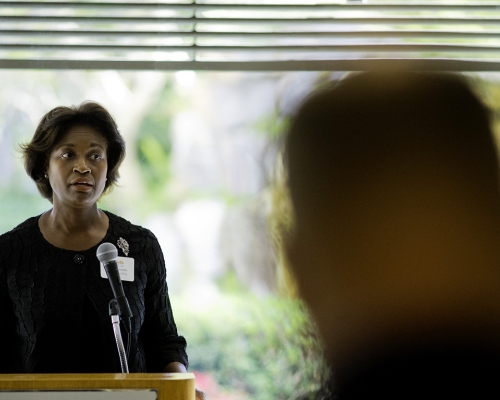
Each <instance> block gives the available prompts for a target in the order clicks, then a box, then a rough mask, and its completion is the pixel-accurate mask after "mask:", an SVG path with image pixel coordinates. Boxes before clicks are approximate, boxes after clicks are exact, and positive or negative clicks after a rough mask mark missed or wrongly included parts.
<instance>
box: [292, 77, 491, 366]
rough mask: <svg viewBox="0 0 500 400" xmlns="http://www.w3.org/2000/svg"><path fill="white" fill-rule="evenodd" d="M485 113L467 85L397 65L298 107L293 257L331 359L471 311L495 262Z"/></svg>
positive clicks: (419, 332)
mask: <svg viewBox="0 0 500 400" xmlns="http://www.w3.org/2000/svg"><path fill="white" fill-rule="evenodd" d="M489 114H490V113H489V110H488V109H487V108H486V107H485V106H484V104H483V103H482V102H481V101H480V100H479V98H478V96H477V95H476V94H475V93H474V91H473V90H472V89H471V86H470V83H469V82H468V81H467V79H465V78H464V77H461V76H458V75H452V74H438V73H411V72H395V71H391V72H388V73H379V72H369V73H357V74H351V75H349V76H348V77H347V78H345V79H343V80H341V81H339V82H336V83H332V84H331V85H330V86H328V87H326V88H324V89H322V90H319V91H317V92H315V93H313V94H312V95H311V96H310V97H308V98H307V99H306V100H305V102H304V103H303V104H302V106H301V107H300V108H299V109H298V111H297V113H296V115H295V117H294V118H293V120H292V123H291V126H290V128H289V132H288V136H287V142H286V153H285V154H286V169H287V172H288V181H289V187H290V192H291V198H292V204H293V207H294V212H295V222H296V227H295V237H294V239H293V241H292V243H290V246H289V259H290V263H291V266H292V268H293V270H294V272H295V275H296V277H297V280H298V284H299V288H300V292H301V294H302V296H303V297H304V299H305V300H306V302H307V303H308V304H309V306H310V308H311V310H312V312H313V314H314V315H315V316H316V318H317V321H318V325H319V328H320V330H321V332H322V334H323V336H324V338H325V340H326V342H327V346H330V345H331V348H330V354H332V353H335V352H337V353H339V354H340V353H342V352H344V353H345V354H343V357H344V358H343V359H344V360H345V359H346V358H348V357H349V353H350V352H351V353H352V354H354V353H356V352H362V351H363V350H362V348H363V346H366V347H369V346H370V343H372V344H373V343H374V342H376V341H378V340H380V341H383V340H389V339H387V337H388V336H391V335H392V336H398V335H401V336H405V337H406V338H407V339H408V338H409V337H413V336H418V335H421V336H422V337H423V336H426V335H433V332H434V331H432V329H433V328H431V327H435V326H438V325H439V324H443V325H446V328H443V329H442V332H445V331H446V332H448V331H451V330H453V329H452V328H451V326H452V325H454V324H455V323H456V322H457V321H459V320H460V319H462V320H463V321H468V317H470V315H469V314H468V313H469V312H470V313H474V312H475V311H474V310H472V309H470V310H469V309H468V308H467V311H464V310H465V308H466V307H468V306H467V304H472V303H473V302H474V301H476V300H477V299H474V296H475V295H476V294H477V293H481V290H482V289H481V285H483V284H484V285H490V282H488V279H489V278H486V277H487V276H490V275H489V272H492V273H496V274H498V272H497V271H498V268H499V264H497V262H498V261H499V258H498V257H497V256H496V255H497V254H498V250H497V248H498V242H497V240H498V236H496V235H497V233H498V232H497V231H498V225H499V222H500V219H499V217H498V216H499V214H500V212H499V210H500V206H499V193H498V159H497V154H496V149H495V145H494V141H493V135H492V131H491V127H490V115H489ZM490 281H491V279H490ZM497 281H498V280H495V282H497ZM471 282H474V283H473V284H472V283H471ZM496 284H497V283H495V285H496ZM483 289H484V288H483ZM483 292H484V290H483ZM479 296H482V294H479ZM471 302H472V303H471ZM495 307H496V306H495ZM459 315H462V317H461V318H460V317H459ZM466 315H467V317H466ZM443 316H445V317H443ZM445 319H447V320H446V322H445ZM464 323H466V322H464ZM420 327H423V328H420ZM448 328H449V329H448ZM424 329H429V331H428V332H425V333H424V332H423V330H424ZM443 334H444V333H443ZM376 338H377V339H376ZM405 340H406V339H405ZM353 359H354V356H353Z"/></svg>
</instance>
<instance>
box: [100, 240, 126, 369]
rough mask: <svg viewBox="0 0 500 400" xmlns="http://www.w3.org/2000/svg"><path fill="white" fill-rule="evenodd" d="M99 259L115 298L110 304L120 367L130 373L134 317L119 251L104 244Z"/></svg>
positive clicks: (112, 246) (111, 245) (110, 244)
mask: <svg viewBox="0 0 500 400" xmlns="http://www.w3.org/2000/svg"><path fill="white" fill-rule="evenodd" d="M96 255H97V258H98V260H99V261H100V262H101V263H102V264H103V266H104V269H105V271H106V275H107V276H108V280H109V283H110V285H111V289H112V291H113V295H114V296H115V297H114V298H113V299H111V301H110V302H109V315H110V316H111V324H112V326H113V333H114V335H115V341H116V346H117V347H118V356H119V357H120V365H121V369H122V372H123V373H128V372H129V369H128V361H127V358H128V355H129V349H130V341H131V332H132V329H131V323H130V319H131V318H132V317H133V315H132V310H131V309H130V305H129V303H128V300H127V298H126V297H125V293H124V291H123V286H122V282H121V278H120V272H119V270H118V265H117V263H116V259H117V257H118V250H117V249H116V247H115V246H114V245H113V244H112V243H103V244H101V245H100V246H99V247H98V248H97V254H96ZM120 320H121V322H123V327H124V328H125V330H126V331H127V334H128V340H127V351H125V346H124V345H123V339H122V334H121V329H120Z"/></svg>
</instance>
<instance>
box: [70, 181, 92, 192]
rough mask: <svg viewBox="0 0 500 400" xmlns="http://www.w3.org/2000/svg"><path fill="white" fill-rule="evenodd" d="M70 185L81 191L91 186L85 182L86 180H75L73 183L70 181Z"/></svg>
mask: <svg viewBox="0 0 500 400" xmlns="http://www.w3.org/2000/svg"><path fill="white" fill-rule="evenodd" d="M71 186H73V187H75V188H76V189H78V190H83V191H87V190H90V189H92V187H93V185H92V184H90V183H87V182H75V183H72V184H71Z"/></svg>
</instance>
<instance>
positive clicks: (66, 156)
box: [61, 152, 73, 158]
mask: <svg viewBox="0 0 500 400" xmlns="http://www.w3.org/2000/svg"><path fill="white" fill-rule="evenodd" d="M72 156H73V153H69V152H68V153H63V154H62V155H61V157H62V158H70V157H72Z"/></svg>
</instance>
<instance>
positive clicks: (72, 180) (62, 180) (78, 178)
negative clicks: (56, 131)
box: [47, 126, 108, 208]
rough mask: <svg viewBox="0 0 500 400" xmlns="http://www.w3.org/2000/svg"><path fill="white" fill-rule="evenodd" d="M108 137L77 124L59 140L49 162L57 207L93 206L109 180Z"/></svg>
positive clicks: (50, 180) (48, 170)
mask: <svg viewBox="0 0 500 400" xmlns="http://www.w3.org/2000/svg"><path fill="white" fill-rule="evenodd" d="M106 150H107V143H106V139H104V137H103V136H102V135H101V134H100V133H98V132H97V131H95V130H94V129H92V128H90V127H87V126H75V127H72V128H70V129H69V130H68V132H67V133H66V134H65V135H64V136H63V137H62V138H61V140H60V141H59V142H58V143H56V145H55V146H54V149H53V150H52V152H51V153H50V155H49V158H48V162H47V175H48V179H49V182H50V185H51V186H52V190H53V204H54V207H73V208H85V207H90V206H93V205H94V204H95V203H96V202H97V200H98V199H99V196H100V195H101V194H102V192H103V190H104V187H105V184H106V174H107V172H108V160H107V157H106Z"/></svg>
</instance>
